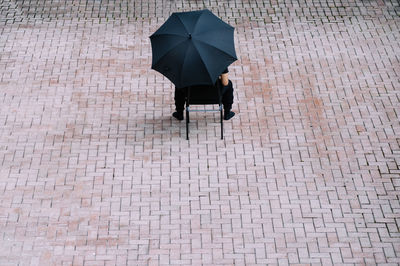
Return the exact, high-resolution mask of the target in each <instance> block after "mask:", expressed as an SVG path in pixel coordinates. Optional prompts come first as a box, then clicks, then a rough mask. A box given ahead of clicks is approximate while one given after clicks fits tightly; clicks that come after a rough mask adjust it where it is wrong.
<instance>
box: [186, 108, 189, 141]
mask: <svg viewBox="0 0 400 266" xmlns="http://www.w3.org/2000/svg"><path fill="white" fill-rule="evenodd" d="M186 139H187V140H189V110H188V107H186Z"/></svg>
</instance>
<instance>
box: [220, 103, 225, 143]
mask: <svg viewBox="0 0 400 266" xmlns="http://www.w3.org/2000/svg"><path fill="white" fill-rule="evenodd" d="M219 112H220V119H221V139H224V122H223V121H224V119H223V116H224V115H223V113H222V106H219Z"/></svg>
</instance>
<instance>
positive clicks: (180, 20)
mask: <svg viewBox="0 0 400 266" xmlns="http://www.w3.org/2000/svg"><path fill="white" fill-rule="evenodd" d="M175 16H177V15H175ZM177 17H178V19H179V22H180V23H181V24H182V25H183V27H184V28H185V30H186V33H189V30H188V28H187V27H186V25H185V23H183V21H182V19H181V18H180V17H179V16H177Z"/></svg>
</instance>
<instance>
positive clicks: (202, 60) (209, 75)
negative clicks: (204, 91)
mask: <svg viewBox="0 0 400 266" xmlns="http://www.w3.org/2000/svg"><path fill="white" fill-rule="evenodd" d="M193 45H194V46H196V44H195V42H193ZM195 51H196V52H197V54H198V55H199V57H200V59H201V62H202V63H203V65H204V66H205V68H206V70H207V73H208V77H209V78H210V80H211V81H213V80H212V77H211V74H210V71H208V69H207V64H206V63H205V61H204V59H203V57H202V56H201V54H200V53H199V51H198V49H195Z"/></svg>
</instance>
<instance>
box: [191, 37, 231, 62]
mask: <svg viewBox="0 0 400 266" xmlns="http://www.w3.org/2000/svg"><path fill="white" fill-rule="evenodd" d="M196 41H198V42H201V43H203V44H205V45H207V46H211V47H213V48H215V49H217V50H218V51H220V52H221V53H224V54H226V55H229V56H231V57H233V58H235V59H236V60H237V57H236V56H235V55H231V54H229V53H227V52H226V51H224V50H221V49H220V48H218V47H216V46H215V45H212V44H209V43H207V42H205V41H202V40H199V39H196Z"/></svg>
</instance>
